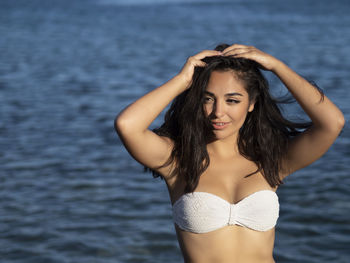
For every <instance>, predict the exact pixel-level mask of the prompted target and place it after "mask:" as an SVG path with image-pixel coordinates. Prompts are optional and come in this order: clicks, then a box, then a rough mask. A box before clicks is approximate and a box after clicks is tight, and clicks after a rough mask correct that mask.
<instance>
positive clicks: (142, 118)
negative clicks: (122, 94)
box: [114, 50, 221, 176]
mask: <svg viewBox="0 0 350 263" xmlns="http://www.w3.org/2000/svg"><path fill="white" fill-rule="evenodd" d="M220 54H221V53H220V52H218V51H213V50H206V51H202V52H200V53H198V54H197V55H195V56H193V57H190V58H189V59H188V60H187V62H186V64H185V65H184V67H183V68H182V70H181V72H180V73H179V74H178V75H176V76H175V77H174V78H172V79H171V80H169V81H168V82H166V83H165V84H164V85H162V86H160V87H158V88H156V89H154V90H153V91H151V92H149V93H147V94H146V95H144V96H143V97H141V98H139V99H138V100H136V101H135V102H134V103H132V104H130V105H129V106H128V107H126V108H125V109H124V110H123V111H122V112H121V113H120V114H119V115H118V116H117V117H116V119H115V123H114V125H115V129H116V131H117V133H118V135H119V137H120V138H121V140H122V141H123V143H124V145H125V148H126V149H127V150H128V152H129V153H130V154H131V156H132V157H133V158H134V159H135V160H137V161H138V162H140V163H141V164H143V165H145V166H147V167H150V168H152V169H153V168H156V167H158V166H161V165H162V164H164V163H165V162H166V161H167V160H168V158H169V156H170V154H171V151H172V147H173V143H172V141H171V140H170V139H169V138H166V137H161V136H159V135H157V134H155V133H154V132H152V131H151V130H149V129H148V127H149V126H150V125H151V123H152V122H153V121H154V119H155V118H156V117H157V116H158V115H159V114H160V113H161V112H162V111H163V110H164V108H165V107H166V106H167V105H168V104H169V103H170V102H171V101H172V100H173V99H174V98H175V97H176V96H178V95H179V94H181V93H182V92H183V91H185V90H186V89H187V88H189V86H190V84H191V81H192V76H193V72H194V68H195V67H196V66H205V63H204V62H203V61H201V59H202V58H204V57H207V56H215V55H216V56H217V55H220ZM158 172H160V173H161V174H162V175H163V176H166V174H167V170H166V169H164V170H163V171H158Z"/></svg>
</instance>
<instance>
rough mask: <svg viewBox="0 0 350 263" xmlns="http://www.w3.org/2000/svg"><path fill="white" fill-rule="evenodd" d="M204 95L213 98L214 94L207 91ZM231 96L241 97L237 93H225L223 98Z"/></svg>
mask: <svg viewBox="0 0 350 263" xmlns="http://www.w3.org/2000/svg"><path fill="white" fill-rule="evenodd" d="M205 93H206V94H207V95H209V96H212V97H215V94H214V93H211V92H209V91H205ZM231 96H242V97H243V95H242V94H241V93H238V92H232V93H226V94H225V97H231Z"/></svg>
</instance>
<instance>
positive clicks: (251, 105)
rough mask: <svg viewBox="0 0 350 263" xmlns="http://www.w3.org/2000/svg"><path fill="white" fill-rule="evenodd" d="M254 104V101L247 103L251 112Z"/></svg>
mask: <svg viewBox="0 0 350 263" xmlns="http://www.w3.org/2000/svg"><path fill="white" fill-rule="evenodd" d="M254 105H255V101H252V102H251V103H250V105H249V108H248V112H252V111H253V110H254Z"/></svg>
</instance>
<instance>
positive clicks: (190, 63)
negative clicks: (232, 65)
mask: <svg viewBox="0 0 350 263" xmlns="http://www.w3.org/2000/svg"><path fill="white" fill-rule="evenodd" d="M221 55H222V52H220V51H216V50H203V51H202V52H200V53H198V54H196V55H194V56H191V57H189V58H188V59H187V61H186V63H185V65H184V66H183V67H182V69H181V71H180V73H179V74H178V76H179V77H181V78H182V79H183V80H184V81H185V83H186V89H188V88H189V87H190V86H191V83H192V77H193V73H194V68H195V67H205V65H206V63H205V62H203V61H202V59H203V58H205V57H212V56H221Z"/></svg>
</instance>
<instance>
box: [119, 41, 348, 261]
mask: <svg viewBox="0 0 350 263" xmlns="http://www.w3.org/2000/svg"><path fill="white" fill-rule="evenodd" d="M259 68H261V69H264V70H269V71H271V72H273V73H274V74H276V75H277V77H278V78H279V79H280V80H281V81H282V82H283V83H284V85H285V86H286V87H287V89H288V90H289V91H290V93H291V94H292V95H293V96H294V98H295V99H296V101H297V102H298V103H299V104H300V106H301V107H302V108H303V110H304V111H305V112H306V113H307V115H308V116H309V117H310V119H311V121H312V122H311V123H294V122H291V121H288V120H287V119H285V118H284V117H283V116H282V114H281V112H280V110H279V108H278V107H277V101H276V100H274V99H273V98H272V97H271V95H270V94H269V90H268V84H267V81H266V80H265V78H264V77H263V75H262V74H261V72H260V69H259ZM173 99H175V100H174V102H173V104H172V106H171V108H170V109H169V111H168V112H167V114H166V116H165V122H164V124H163V125H162V126H161V127H160V128H159V129H155V130H154V131H151V130H149V129H148V127H149V126H150V124H151V123H152V121H153V120H154V119H155V118H156V117H157V116H158V115H159V114H160V113H161V112H162V110H163V109H164V108H165V107H166V106H167V105H168V104H169V103H170V102H171V101H172V100H173ZM343 126H344V117H343V114H342V113H341V111H340V110H339V109H338V108H337V107H336V106H335V105H334V104H333V103H332V102H331V101H330V100H329V99H328V98H327V97H326V96H324V95H323V93H322V92H320V91H319V90H318V89H317V87H315V86H314V85H312V84H310V83H309V82H308V81H306V80H305V79H303V78H302V77H300V76H299V75H298V74H296V73H295V72H294V71H293V70H291V69H290V68H289V67H288V66H287V65H285V64H284V63H283V62H281V61H280V60H278V59H276V58H275V57H273V56H271V55H268V54H266V53H264V52H262V51H260V50H258V49H256V48H255V47H251V46H245V45H236V44H235V45H232V46H228V45H220V46H218V47H217V48H216V49H215V50H205V51H202V52H200V53H199V54H197V55H195V56H193V57H190V58H189V59H188V60H187V62H186V64H185V65H184V67H183V68H182V70H181V72H180V73H179V74H178V75H176V76H175V77H174V78H172V79H171V80H169V81H168V82H167V83H165V84H164V85H162V86H160V87H158V88H156V89H155V90H153V91H151V92H150V93H148V94H146V95H144V96H143V97H141V98H140V99H138V100H137V101H135V102H134V103H132V104H131V105H129V106H128V107H127V108H126V109H124V110H123V111H122V112H121V113H120V114H119V116H118V117H117V118H116V120H115V128H116V130H117V132H118V134H119V136H120V138H121V139H122V141H123V142H124V145H125V147H126V148H127V150H128V151H129V153H130V154H131V155H132V156H133V157H134V158H135V159H136V160H137V161H139V162H140V163H141V164H143V165H145V166H146V167H149V168H150V169H151V170H152V171H153V172H154V175H155V176H161V177H162V178H163V179H164V180H165V182H166V184H167V187H168V190H169V195H170V199H171V202H172V206H173V218H174V224H175V229H176V233H177V237H178V240H179V244H180V247H181V250H182V253H183V256H184V260H185V262H188V263H190V262H191V263H207V262H208V263H209V262H210V263H213V262H215V263H226V262H227V263H232V262H236V263H243V262H244V263H245V262H249V263H272V262H274V259H273V246H274V239H275V232H274V228H275V225H276V221H277V218H278V215H279V202H278V197H277V194H276V190H277V187H278V186H279V185H280V184H281V183H282V181H283V179H284V178H285V177H286V176H287V175H289V174H291V173H293V172H295V171H296V170H298V169H301V168H303V167H305V166H307V165H309V164H311V163H312V162H314V161H315V160H317V159H319V158H320V157H321V156H322V155H323V154H324V153H325V152H326V151H327V150H328V148H329V147H330V146H331V145H332V143H333V142H334V140H335V139H336V138H337V136H338V134H339V133H340V131H341V129H342V127H343Z"/></svg>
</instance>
